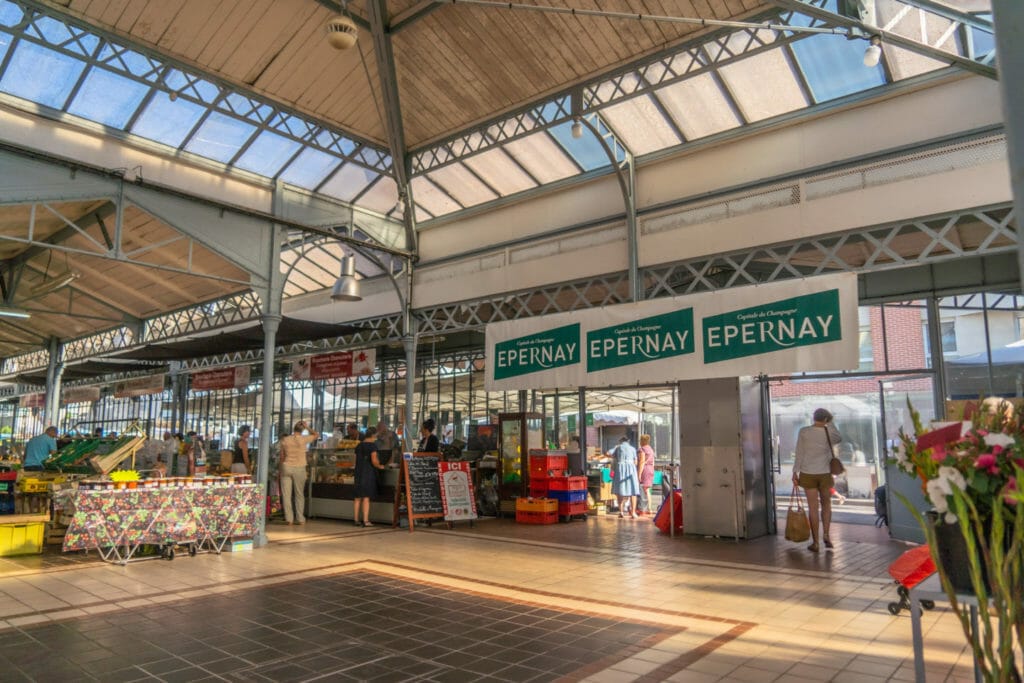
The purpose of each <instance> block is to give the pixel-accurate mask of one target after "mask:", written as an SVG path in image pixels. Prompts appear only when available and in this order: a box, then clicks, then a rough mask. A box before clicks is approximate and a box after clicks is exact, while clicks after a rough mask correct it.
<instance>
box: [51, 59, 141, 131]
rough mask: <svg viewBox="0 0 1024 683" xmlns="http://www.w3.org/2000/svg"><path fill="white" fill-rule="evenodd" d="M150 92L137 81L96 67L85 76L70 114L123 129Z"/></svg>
mask: <svg viewBox="0 0 1024 683" xmlns="http://www.w3.org/2000/svg"><path fill="white" fill-rule="evenodd" d="M149 89H150V88H149V86H146V85H143V84H142V83H139V82H138V81H132V80H129V79H127V78H125V77H124V76H118V75H117V74H115V73H112V72H110V71H107V70H106V69H99V68H95V67H94V68H93V69H91V70H90V71H89V73H88V75H86V77H85V82H84V83H82V87H81V88H80V89H79V90H78V94H77V95H75V99H74V100H72V102H71V106H69V107H68V112H69V113H71V114H75V115H76V116H81V117H82V118H86V119H89V120H90V121H96V122H97V123H102V124H103V125H105V126H111V127H113V128H118V129H123V128H124V126H125V124H126V123H128V119H129V118H131V115H132V114H133V113H134V112H135V110H136V109H138V107H139V104H140V103H141V102H142V98H143V97H145V96H146V93H147V92H149Z"/></svg>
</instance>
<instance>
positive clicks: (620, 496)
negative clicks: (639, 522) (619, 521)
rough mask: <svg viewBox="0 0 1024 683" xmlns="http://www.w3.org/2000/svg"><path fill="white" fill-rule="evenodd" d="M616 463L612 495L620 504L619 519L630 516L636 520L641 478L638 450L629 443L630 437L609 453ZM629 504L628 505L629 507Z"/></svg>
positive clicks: (622, 439) (624, 438)
mask: <svg viewBox="0 0 1024 683" xmlns="http://www.w3.org/2000/svg"><path fill="white" fill-rule="evenodd" d="M609 455H611V456H612V457H613V458H615V462H614V463H613V464H612V467H613V469H614V472H615V478H614V479H612V493H613V494H615V498H616V499H617V500H618V502H619V517H625V516H626V508H627V507H628V508H629V516H630V517H632V518H633V519H636V517H637V515H636V497H637V496H638V495H640V478H639V476H638V475H637V472H636V449H635V448H633V446H632V444H630V443H629V437H628V436H623V437H621V438H620V439H619V445H618V446H616V447H615V448H614V449H613V450H612V452H611V453H609ZM627 503H628V505H627Z"/></svg>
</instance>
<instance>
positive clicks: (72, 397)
mask: <svg viewBox="0 0 1024 683" xmlns="http://www.w3.org/2000/svg"><path fill="white" fill-rule="evenodd" d="M98 400H100V388H99V387H71V388H69V389H64V390H62V391H61V392H60V402H61V403H62V404H64V405H68V404H71V403H92V402H94V401H98Z"/></svg>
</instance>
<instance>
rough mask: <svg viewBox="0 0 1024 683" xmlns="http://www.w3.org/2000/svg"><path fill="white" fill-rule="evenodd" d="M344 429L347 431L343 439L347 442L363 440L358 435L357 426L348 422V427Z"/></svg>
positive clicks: (360, 435)
mask: <svg viewBox="0 0 1024 683" xmlns="http://www.w3.org/2000/svg"><path fill="white" fill-rule="evenodd" d="M346 429H347V431H346V433H345V438H346V439H348V440H349V441H362V440H363V436H362V434H360V433H359V425H357V424H356V423H355V422H349V423H348V427H346Z"/></svg>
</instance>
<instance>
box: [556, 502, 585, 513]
mask: <svg viewBox="0 0 1024 683" xmlns="http://www.w3.org/2000/svg"><path fill="white" fill-rule="evenodd" d="M585 514H587V501H585V500H584V501H581V502H579V503H559V504H558V516H559V517H574V516H576V515H585Z"/></svg>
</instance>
